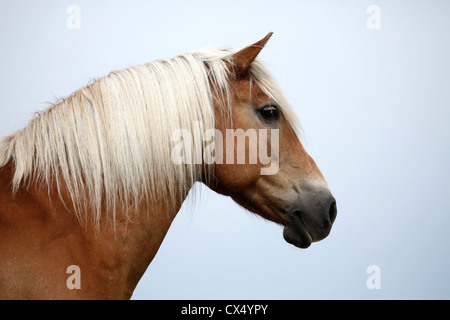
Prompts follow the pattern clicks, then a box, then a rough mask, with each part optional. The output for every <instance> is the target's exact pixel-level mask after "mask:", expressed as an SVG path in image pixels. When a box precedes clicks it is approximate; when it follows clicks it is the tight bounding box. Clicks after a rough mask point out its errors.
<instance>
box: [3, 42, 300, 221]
mask: <svg viewBox="0 0 450 320" xmlns="http://www.w3.org/2000/svg"><path fill="white" fill-rule="evenodd" d="M234 52H236V50H234V49H222V50H211V49H205V50H200V51H196V52H191V53H187V54H184V55H180V56H178V57H175V58H173V59H169V60H158V61H154V62H151V63H146V64H142V65H137V66H133V67H129V68H127V69H125V70H122V71H115V72H111V73H110V74H109V75H107V76H105V77H102V78H99V79H96V80H94V81H92V82H91V83H89V84H88V85H86V86H85V87H83V88H81V89H79V90H78V91H76V92H74V93H73V94H72V95H70V96H69V97H67V98H66V99H63V100H60V101H58V102H57V103H55V104H54V105H53V106H51V107H49V108H48V109H46V110H44V111H42V112H39V113H36V114H35V116H34V117H33V119H32V120H31V121H30V123H29V124H28V125H27V126H26V127H25V128H24V129H22V130H20V131H18V132H16V133H14V134H11V135H8V136H7V137H5V138H4V139H3V141H2V146H1V149H0V167H3V166H5V165H7V164H8V163H10V162H11V161H13V162H14V168H15V171H14V177H13V181H12V189H13V192H16V191H17V190H18V189H19V187H20V186H21V185H24V186H26V181H28V183H29V182H30V181H35V182H38V183H40V184H42V185H47V186H50V185H52V182H56V188H57V189H58V191H60V189H61V188H64V190H66V191H67V192H68V194H69V195H70V198H71V199H72V202H73V206H74V208H75V212H76V214H77V216H78V218H79V219H84V220H91V221H93V223H95V224H97V225H99V223H100V218H101V215H102V211H105V212H107V214H108V215H109V216H111V217H112V218H113V219H115V216H116V211H117V210H118V209H126V212H132V211H133V210H137V211H138V209H139V208H140V207H141V206H142V205H145V204H149V203H152V201H163V202H165V203H167V204H168V205H171V204H173V203H174V201H172V199H174V197H176V196H177V195H178V196H179V195H186V194H187V193H188V191H189V189H190V188H191V187H192V185H193V184H194V182H195V181H199V180H205V179H206V180H208V179H210V178H211V175H212V174H213V172H212V171H211V170H206V171H205V170H204V166H202V165H176V164H174V163H173V162H172V160H171V156H170V146H171V145H172V142H171V140H170V139H171V135H172V133H173V132H174V130H177V129H180V128H184V129H187V130H189V131H190V132H192V131H191V129H192V127H193V124H194V123H195V122H196V121H201V122H202V124H203V128H204V129H208V128H214V127H215V126H214V123H215V118H214V117H215V116H214V106H213V102H214V99H216V98H217V95H218V94H220V95H222V97H221V99H220V101H225V103H224V104H223V106H222V109H223V111H224V115H227V114H228V116H229V114H230V112H231V105H230V90H231V88H230V81H229V80H230V75H231V72H232V71H231V70H230V66H231V65H232V59H231V58H232V54H233V53H234ZM250 79H251V82H252V83H254V84H255V85H258V86H259V87H260V88H261V89H262V90H263V91H264V92H265V93H266V94H267V95H268V96H269V97H270V98H271V99H273V100H274V101H276V102H277V103H278V104H279V105H280V108H281V109H282V111H283V114H284V116H285V118H286V119H287V121H288V123H290V125H291V126H292V127H293V128H294V129H295V128H296V124H297V122H296V118H295V115H294V113H293V112H292V110H291V108H290V107H289V105H288V103H287V102H286V100H285V98H284V97H283V95H282V93H281V91H280V89H279V87H278V86H277V84H276V83H275V81H274V80H273V79H272V78H271V77H270V75H269V74H268V72H267V71H266V70H265V68H264V67H263V65H262V63H261V62H260V61H258V60H256V61H254V62H253V64H252V66H251V69H250ZM193 143H195V141H194V142H193ZM193 147H194V148H195V146H193ZM191 163H194V162H191ZM210 167H212V166H210ZM205 175H206V176H205ZM86 218H89V219H86Z"/></svg>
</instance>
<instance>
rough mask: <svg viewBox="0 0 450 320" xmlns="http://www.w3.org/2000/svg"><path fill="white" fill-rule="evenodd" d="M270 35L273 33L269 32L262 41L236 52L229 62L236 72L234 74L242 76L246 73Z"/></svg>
mask: <svg viewBox="0 0 450 320" xmlns="http://www.w3.org/2000/svg"><path fill="white" fill-rule="evenodd" d="M272 34H273V32H269V33H268V34H267V36H265V37H264V38H263V39H261V40H259V41H258V42H256V43H254V44H252V45H251V46H248V47H246V48H244V49H242V50H240V51H238V52H236V53H235V54H234V55H233V58H232V60H231V61H232V64H233V67H234V71H235V72H236V74H240V75H243V74H245V73H246V72H247V71H248V69H249V68H250V65H251V64H252V62H253V60H255V58H256V56H257V55H258V54H259V52H260V51H261V49H262V48H263V47H264V45H265V44H266V43H267V41H268V40H269V38H270V37H271V36H272Z"/></svg>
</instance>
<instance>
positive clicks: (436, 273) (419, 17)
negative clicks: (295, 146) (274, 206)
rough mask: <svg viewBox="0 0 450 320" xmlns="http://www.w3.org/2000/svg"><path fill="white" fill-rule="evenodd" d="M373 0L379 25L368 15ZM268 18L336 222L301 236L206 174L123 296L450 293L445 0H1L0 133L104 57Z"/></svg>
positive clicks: (250, 33)
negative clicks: (309, 237) (297, 239)
mask: <svg viewBox="0 0 450 320" xmlns="http://www.w3.org/2000/svg"><path fill="white" fill-rule="evenodd" d="M72 4H73V5H77V6H79V7H80V9H81V29H80V30H69V29H67V27H66V20H67V19H68V17H69V14H67V13H66V10H67V8H68V7H69V6H70V5H72ZM372 4H373V5H377V6H379V7H380V9H381V30H369V29H368V28H367V27H366V21H367V19H368V17H369V14H367V13H366V9H367V7H368V6H369V5H372ZM269 31H273V32H274V36H273V37H272V39H271V40H270V42H269V43H268V45H267V47H266V48H265V49H264V50H263V52H262V53H261V58H262V59H263V60H265V61H266V62H267V65H268V67H269V69H270V70H271V72H272V74H273V75H274V77H275V78H276V79H277V80H278V82H279V83H280V85H281V87H282V88H283V89H284V91H285V93H286V95H287V97H288V99H289V100H290V102H291V103H292V105H293V107H294V108H295V111H296V113H297V114H298V115H299V118H300V121H301V123H302V126H303V128H304V136H303V138H302V139H303V142H304V145H305V147H306V148H307V150H308V151H309V153H310V154H311V155H312V156H313V158H314V159H315V160H316V162H317V164H318V166H319V167H320V169H321V170H322V172H323V174H324V176H325V177H326V179H327V181H328V183H329V185H330V187H331V189H332V191H333V193H334V195H335V197H336V199H337V204H338V218H337V220H336V222H335V225H334V227H333V229H332V232H331V234H330V236H329V237H328V238H326V239H325V240H323V241H321V242H319V243H315V244H313V245H312V246H311V247H310V248H308V249H306V250H301V249H298V248H295V247H293V246H291V245H289V244H288V243H286V242H285V241H284V239H283V237H282V228H281V227H280V226H277V225H275V224H273V223H271V222H265V221H264V220H263V219H262V218H259V217H256V216H255V215H253V214H250V213H248V212H246V211H244V210H243V209H241V208H240V207H239V206H238V205H237V204H235V203H234V202H233V201H232V200H231V199H228V198H225V197H222V196H219V195H217V194H215V193H213V192H212V191H211V190H208V189H206V188H204V190H202V193H201V197H200V199H197V201H196V203H195V204H192V203H191V204H187V205H186V206H184V207H183V210H182V212H180V213H179V214H178V216H177V218H176V219H175V221H174V223H173V225H172V227H171V229H170V231H169V233H168V235H167V237H166V238H165V240H164V242H163V244H162V246H161V249H160V250H159V252H158V254H157V256H156V258H155V259H154V261H153V262H152V264H151V265H150V267H149V269H148V270H147V273H146V274H145V275H144V277H143V278H142V280H141V282H140V283H139V285H138V287H137V288H136V291H135V293H134V296H133V298H135V299H166V298H168V299H184V298H187V299H241V298H242V299H316V298H321V299H336V298H339V299H348V298H352V299H428V298H438V299H441V298H445V299H449V298H450V275H449V272H450V270H449V269H450V256H449V255H450V248H449V244H450V232H449V228H450V203H449V200H450V199H449V198H450V197H449V196H450V179H449V178H450V169H449V164H450V152H449V147H450V129H449V125H450V2H449V1H437V0H430V1H425V0H423V1H406V0H404V1H400V0H389V1H387V0H386V1H384V0H383V1H382V0H372V1H364V0H353V1H334V0H333V1H317V0H316V1H313V0H311V1H282V0H277V1H261V0H258V1H243V0H239V1H235V0H227V1H158V2H156V1H125V0H123V1H110V0H108V1H99V0H97V1H81V0H72V1H60V0H58V1H42V0H41V1H25V0H20V1H19V0H1V2H0V48H1V51H0V70H1V72H0V108H1V109H0V110H1V113H0V132H1V133H6V132H9V131H14V130H18V129H20V128H22V127H23V126H25V125H26V123H27V121H28V120H29V119H30V118H31V116H32V114H33V112H34V111H36V110H39V109H43V108H45V107H46V106H48V104H47V103H46V102H54V101H55V100H56V99H57V98H59V97H64V96H67V95H69V94H70V93H71V92H73V91H75V90H77V89H78V88H80V87H81V86H82V85H84V84H85V83H87V82H88V81H89V80H91V79H92V78H94V77H99V76H103V75H106V74H107V73H109V72H110V71H112V70H115V69H122V68H125V67H127V66H130V65H133V64H138V63H144V62H149V61H152V60H155V59H158V58H170V57H173V56H175V55H177V54H180V53H184V52H187V51H191V50H194V49H199V48H203V47H222V46H232V47H238V48H240V47H244V46H246V45H249V44H251V43H253V42H255V41H257V40H259V39H260V38H262V37H263V36H265V35H266V34H267V32H269ZM191 202H192V201H191ZM0 236H1V235H0ZM370 265H378V266H379V267H380V268H381V289H379V290H369V289H368V288H367V286H366V280H367V277H368V276H369V275H368V274H367V273H366V269H367V267H368V266H370Z"/></svg>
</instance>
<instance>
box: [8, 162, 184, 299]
mask: <svg viewBox="0 0 450 320" xmlns="http://www.w3.org/2000/svg"><path fill="white" fill-rule="evenodd" d="M12 175H13V166H12V165H11V164H9V165H7V166H5V167H3V168H2V169H0V234H2V241H1V242H0V283H1V284H0V298H1V297H3V298H5V297H13V298H40V299H41V298H57V299H61V298H83V299H90V298H102V299H105V298H129V297H130V296H131V294H132V292H133V290H134V288H135V287H136V285H137V283H138V281H139V279H140V278H141V276H142V275H143V274H144V272H145V270H146V269H147V267H148V265H149V264H150V262H151V261H152V259H153V257H154V256H155V254H156V252H157V250H158V249H159V246H160V245H161V243H162V240H163V238H164V236H165V235H166V233H167V231H168V229H169V227H170V224H171V222H172V221H173V219H174V217H175V215H176V213H177V212H178V210H179V208H180V207H181V204H182V202H183V200H184V198H183V197H178V198H179V199H178V200H177V202H178V203H177V204H176V206H175V207H171V209H168V207H167V206H165V205H164V204H162V203H159V202H154V203H151V204H150V205H149V206H148V207H147V208H143V209H142V210H143V211H147V212H141V214H140V215H139V217H136V220H135V221H131V220H130V219H129V217H127V216H126V215H125V214H122V213H121V212H118V213H117V215H116V221H115V224H114V223H111V221H108V219H103V220H102V222H101V225H100V228H99V229H96V228H95V226H93V225H87V227H86V228H83V227H82V225H81V224H80V223H79V222H78V220H77V218H76V216H75V215H74V214H73V212H70V211H72V208H71V207H70V206H69V205H68V203H69V202H67V201H64V202H63V201H61V200H60V197H59V194H58V193H57V192H56V191H51V192H50V194H48V189H47V188H46V187H42V186H39V185H38V184H36V183H31V184H30V185H29V186H28V187H21V188H20V189H19V190H18V192H17V193H16V194H15V195H14V197H13V196H12V191H11V189H10V187H9V186H10V182H11V178H12ZM50 190H54V189H52V188H50ZM102 215H103V216H105V217H106V216H107V215H106V212H104V213H102ZM11 261H14V262H15V263H14V265H12V264H11V263H10V262H11ZM71 265H76V266H78V267H79V268H80V272H81V277H80V283H81V289H72V290H71V289H69V288H68V285H67V279H68V277H69V276H70V274H68V273H67V272H66V270H67V268H68V267H69V266H71ZM24 274H29V275H31V278H32V279H33V280H32V281H30V280H29V279H28V280H27V281H25V280H24V277H23V275H24ZM33 274H34V275H35V277H36V279H34V278H33ZM5 288H14V290H4V289H5Z"/></svg>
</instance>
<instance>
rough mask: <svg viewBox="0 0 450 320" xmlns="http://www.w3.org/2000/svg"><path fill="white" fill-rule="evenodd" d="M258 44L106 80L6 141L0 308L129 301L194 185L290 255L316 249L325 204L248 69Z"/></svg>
mask: <svg viewBox="0 0 450 320" xmlns="http://www.w3.org/2000/svg"><path fill="white" fill-rule="evenodd" d="M271 35H272V33H269V34H268V35H267V36H266V37H264V38H263V39H261V40H259V41H257V42H256V43H254V44H252V45H250V46H248V47H245V48H243V49H241V50H236V49H202V50H197V51H193V52H189V53H186V54H182V55H179V56H177V57H175V58H171V59H164V60H157V61H153V62H150V63H145V64H141V65H136V66H132V67H129V68H126V69H124V70H119V71H113V72H111V73H110V74H108V75H107V76H104V77H101V78H97V79H94V80H92V81H91V82H89V83H88V84H87V85H85V86H84V87H82V88H81V89H79V90H77V91H75V92H74V93H72V94H71V95H69V96H68V97H66V98H65V99H60V100H58V101H56V102H55V103H54V104H53V105H51V106H50V107H48V108H47V109H45V110H43V111H40V112H36V113H35V115H34V116H33V118H32V119H31V121H30V122H29V123H28V125H27V126H26V127H24V128H23V129H22V130H20V131H17V132H15V133H13V134H9V135H6V136H5V137H4V138H3V140H2V145H1V149H0V168H1V169H0V235H1V240H0V298H2V299H129V298H130V297H131V296H132V294H133V290H134V288H135V287H136V285H137V283H138V281H139V280H140V278H141V277H142V275H143V274H144V272H145V270H146V269H147V267H148V266H149V264H150V262H151V261H152V259H153V258H154V256H155V254H156V252H157V251H158V249H159V247H160V245H161V242H162V241H163V239H164V237H165V235H166V233H167V231H168V229H169V227H170V225H171V223H172V221H173V219H174V218H175V216H176V214H177V212H178V211H179V209H180V207H181V205H182V203H183V201H184V200H185V199H186V197H187V196H188V193H189V191H190V190H191V189H192V188H193V186H194V185H197V184H198V183H203V184H205V185H206V186H208V187H209V188H210V189H212V190H213V191H215V192H217V193H219V194H222V195H224V196H228V197H231V198H232V199H233V200H234V201H235V202H237V203H238V204H239V205H241V206H242V207H244V208H245V209H247V210H249V211H251V212H253V213H256V214H258V215H260V216H262V217H263V218H265V219H268V220H270V221H273V222H275V223H277V224H280V225H282V226H284V228H283V237H284V239H285V240H286V241H287V242H288V243H290V244H292V245H294V246H296V247H299V248H307V247H309V246H310V245H311V243H312V242H316V241H319V240H322V239H324V238H325V237H326V236H327V235H328V234H329V232H330V230H331V226H332V224H333V222H334V220H335V218H336V214H337V209H336V201H335V199H334V197H333V195H332V194H331V192H330V189H329V187H328V185H327V183H326V181H325V179H324V177H323V175H322V173H321V172H320V170H319V169H318V167H317V165H316V163H315V162H314V160H313V159H312V158H311V157H310V156H309V154H308V153H307V152H306V151H305V149H304V147H303V146H302V144H301V142H300V139H299V138H300V126H299V123H298V120H297V118H296V115H295V113H294V111H293V109H292V108H291V107H290V105H289V103H288V101H286V98H285V97H284V95H283V93H282V91H281V89H280V88H279V86H278V84H277V83H276V81H275V80H274V79H273V78H272V76H271V75H270V74H269V72H268V71H267V70H266V68H265V66H264V65H263V63H262V62H261V61H260V60H259V58H258V57H257V56H258V54H259V52H260V51H261V50H262V48H263V47H264V46H265V44H266V43H267V41H268V40H269V38H270V37H271ZM199 127H201V128H202V130H197V129H196V128H199ZM180 130H181V133H183V134H181V135H180V134H178V135H177V134H176V132H178V133H180ZM194 131H200V135H194V134H193V133H192V132H194ZM229 132H231V134H229ZM252 132H253V133H255V134H254V135H253V134H252ZM185 133H187V134H191V139H183V138H184V137H185V136H186V134H185ZM214 133H216V135H215V134H214ZM219 133H222V136H226V138H227V139H225V141H220V139H219V138H218V134H219ZM224 133H225V134H224ZM256 133H257V134H258V135H256ZM262 133H264V134H262ZM233 134H234V135H233ZM194 136H199V137H200V139H198V138H196V137H194ZM255 136H256V140H254V139H253V138H254V137H255ZM230 137H231V138H230ZM239 137H241V138H242V140H241V142H242V141H243V142H244V143H240V144H239V143H238V142H237V140H238V138H239ZM228 138H230V139H228ZM230 141H231V142H230ZM233 141H234V142H236V143H235V144H233ZM246 141H249V143H245V142H246ZM250 142H251V143H250ZM230 143H231V146H230ZM189 150H190V151H192V150H193V152H188V151H189ZM261 150H263V151H264V152H262V154H266V158H265V159H264V161H262V160H263V158H262V157H260V158H258V157H256V158H255V157H253V155H252V154H253V153H255V152H257V153H260V154H261ZM206 151H208V152H206ZM239 152H240V153H241V155H244V157H243V160H242V159H241V161H233V160H234V159H235V156H236V157H237V153H239ZM268 153H270V156H268V157H267V154H268ZM198 155H200V158H199V157H198ZM177 159H178V160H179V159H181V161H175V160H177ZM220 159H222V161H220ZM224 159H225V160H226V161H224ZM255 159H256V160H255ZM250 160H252V161H250Z"/></svg>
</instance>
